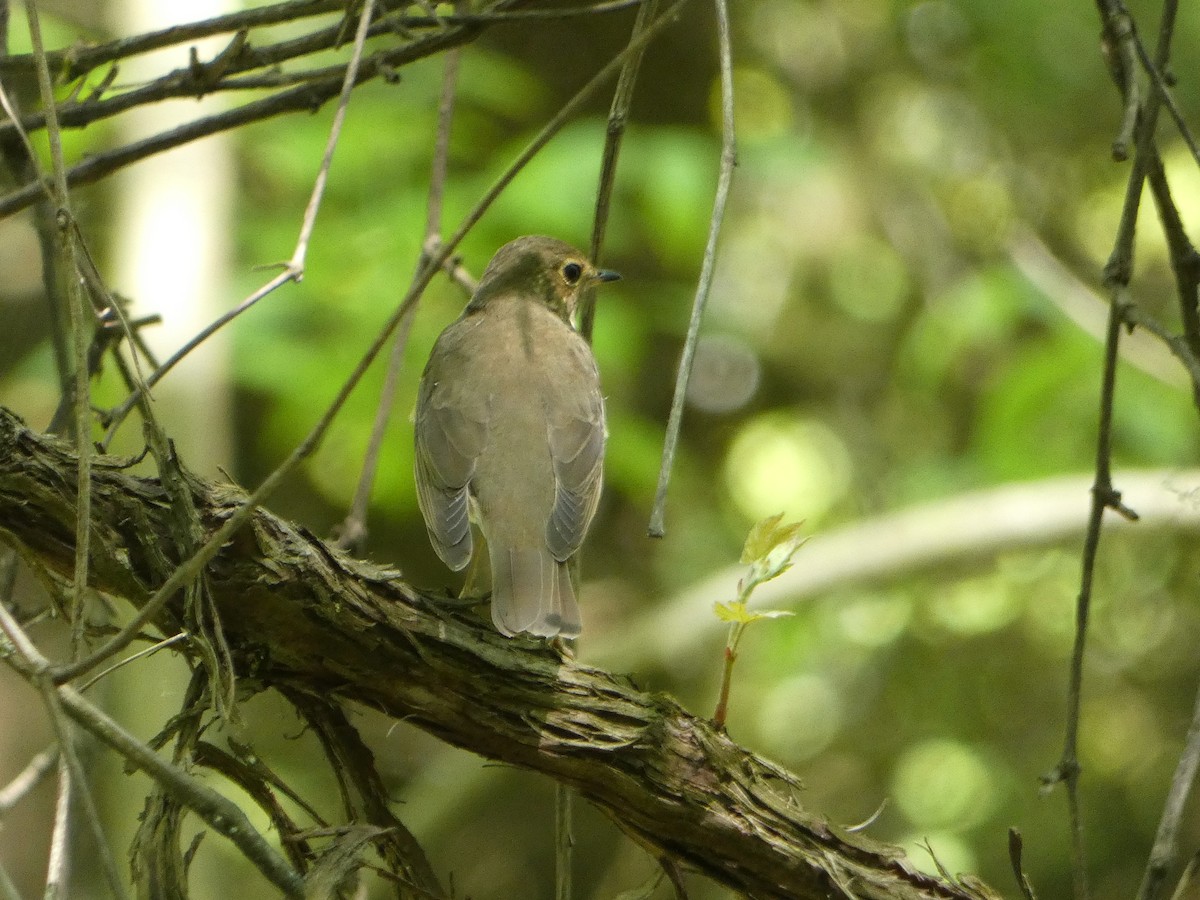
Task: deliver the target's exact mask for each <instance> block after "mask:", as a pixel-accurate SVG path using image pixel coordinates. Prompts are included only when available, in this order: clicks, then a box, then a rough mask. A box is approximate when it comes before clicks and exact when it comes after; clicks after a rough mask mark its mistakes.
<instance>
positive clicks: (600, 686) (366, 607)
mask: <svg viewBox="0 0 1200 900" xmlns="http://www.w3.org/2000/svg"><path fill="white" fill-rule="evenodd" d="M123 462H124V461H118V460H114V459H113V458H111V457H103V456H101V457H98V458H97V459H96V460H95V462H94V464H93V484H92V516H93V518H92V530H91V553H92V566H91V579H92V586H93V587H95V588H96V589H99V590H101V591H104V592H106V593H108V594H111V595H113V596H116V597H122V598H125V599H127V600H128V601H129V602H130V603H132V604H133V605H135V606H138V605H140V604H142V603H144V602H145V600H146V598H147V597H149V596H150V595H151V594H152V593H153V592H154V590H155V588H156V587H157V586H158V585H159V584H161V583H162V581H163V579H164V577H165V575H164V573H165V572H169V571H170V567H171V566H173V565H175V564H177V563H178V562H179V561H178V560H174V559H171V558H170V555H171V554H170V549H169V548H171V547H173V546H175V544H174V542H173V541H172V538H171V529H172V527H173V523H172V519H171V515H172V514H171V511H170V503H169V501H168V499H167V492H166V490H165V489H164V487H163V485H162V483H161V482H159V481H158V480H155V479H148V478H141V477H135V476H132V475H130V474H128V473H127V472H125V471H123V470H122V464H123ZM187 483H188V486H189V488H190V490H191V492H192V495H193V499H194V503H195V505H196V508H197V510H198V512H199V515H200V517H201V520H202V524H203V527H204V529H205V531H206V532H207V533H211V532H212V531H213V530H214V529H215V528H217V527H219V525H220V524H221V523H222V522H223V521H224V520H226V519H227V518H228V517H229V515H231V513H232V512H233V510H235V509H236V508H237V507H238V506H239V505H241V504H242V503H243V502H244V500H245V495H244V494H243V493H242V491H241V490H240V489H238V488H235V487H232V486H230V485H224V484H215V483H209V482H204V481H201V480H198V479H196V478H193V477H188V479H187ZM75 504H76V461H75V456H74V454H73V453H72V451H71V450H70V448H69V447H68V446H67V445H65V444H63V443H61V442H59V441H57V440H55V439H53V438H50V437H47V436H44V435H40V434H37V433H34V432H32V431H30V430H29V429H28V428H26V427H25V426H24V425H23V424H22V422H21V421H20V419H18V418H17V417H16V416H15V415H14V414H12V413H11V412H9V411H7V410H4V409H2V408H0V540H3V541H4V542H7V543H9V544H11V545H13V546H14V547H17V548H19V549H20V551H21V553H22V554H23V555H24V556H25V557H26V558H27V559H30V560H33V561H35V562H36V564H40V565H42V566H44V567H45V568H46V569H48V570H50V571H52V572H54V573H56V574H57V575H58V576H59V577H61V578H64V579H66V578H69V577H70V576H71V572H72V568H73V557H74V546H75V537H74V532H75V525H74V521H75ZM206 574H207V578H208V582H209V589H210V592H211V594H212V596H213V598H214V600H215V602H216V604H217V608H218V611H219V614H220V620H221V623H222V627H223V629H224V632H225V637H226V639H227V640H228V642H229V644H230V646H231V647H232V648H233V656H234V659H235V661H236V664H237V666H238V668H239V669H240V671H239V675H241V676H243V677H251V678H253V679H254V680H255V681H257V682H261V683H262V684H264V685H268V686H273V687H277V688H281V689H284V690H285V691H290V692H305V693H309V694H314V695H317V696H321V697H326V698H329V697H337V698H340V699H342V700H349V701H354V702H356V703H361V704H364V705H366V706H370V707H373V708H375V709H379V710H383V711H384V712H386V713H387V714H389V715H391V716H395V717H397V718H404V719H405V720H406V721H408V722H411V723H414V724H416V725H418V726H419V727H421V728H423V729H425V730H426V731H428V732H430V733H431V734H434V735H436V736H437V737H439V738H441V739H443V740H445V741H447V742H449V743H451V744H453V745H455V746H457V747H462V748H465V749H467V750H470V751H472V752H474V753H477V754H479V755H480V756H483V757H486V758H488V759H493V760H498V761H502V762H505V763H509V764H511V765H516V766H521V767H523V768H526V769H532V770H535V771H538V772H542V773H544V774H546V775H547V776H549V777H551V778H554V779H556V780H558V781H559V782H562V783H564V784H567V785H570V786H571V787H573V788H574V789H576V790H577V791H578V792H579V793H580V794H582V795H583V796H584V797H586V798H587V799H588V800H590V801H591V802H593V803H594V804H596V805H597V806H598V807H599V808H600V809H602V810H603V811H604V812H605V813H606V814H607V815H608V816H610V817H611V818H612V820H613V821H614V822H615V823H616V824H617V825H618V826H619V827H620V828H621V829H622V830H624V831H625V832H626V833H627V834H629V835H630V836H631V837H632V838H633V839H635V840H636V841H638V842H639V843H640V844H642V845H643V846H645V847H646V848H647V849H648V850H649V851H650V852H651V853H653V854H655V855H657V856H660V857H668V858H670V859H672V860H674V861H675V862H677V863H678V864H680V865H682V866H686V867H687V868H690V869H693V870H695V871H698V872H701V873H703V874H705V875H707V876H710V877H712V878H714V879H716V880H717V881H719V882H721V883H723V884H725V885H728V886H729V887H731V888H734V889H735V890H738V891H740V892H742V893H743V894H746V895H748V896H750V897H754V898H764V900H765V898H779V900H783V898H787V900H797V898H818V897H820V898H847V900H849V898H858V900H871V898H913V900H916V898H976V900H978V898H982V897H992V896H995V895H994V894H993V893H992V892H991V891H990V890H989V889H988V888H986V887H984V886H982V885H981V884H980V883H979V882H977V881H975V880H974V879H966V880H963V881H960V882H950V881H947V880H942V879H936V878H932V877H930V876H927V875H924V874H921V873H918V872H916V871H915V870H914V869H912V868H911V867H910V866H909V865H908V863H907V862H906V861H905V860H904V858H903V856H902V854H901V853H900V852H899V851H898V850H896V849H895V848H891V847H888V846H885V845H883V844H879V843H877V842H875V841H872V840H870V839H868V838H866V837H865V836H863V835H859V834H851V833H848V832H846V831H845V830H844V829H840V828H838V827H836V826H834V825H831V824H830V823H828V822H826V821H825V820H824V819H822V818H821V817H820V816H818V815H815V814H814V813H812V812H810V811H808V810H806V809H805V808H804V806H803V804H802V799H801V798H802V789H801V786H800V783H799V780H798V779H797V778H796V777H795V776H794V775H792V774H790V773H788V772H787V771H785V770H783V769H782V768H780V767H778V766H776V765H774V764H772V763H770V762H769V761H767V760H765V759H763V758H761V757H759V756H756V755H755V754H753V753H751V752H750V751H748V750H746V749H744V748H743V747H741V746H739V745H738V744H736V743H735V742H734V741H732V740H731V739H730V738H729V737H728V736H727V735H726V734H725V733H724V732H722V731H720V730H718V729H716V728H715V727H714V726H713V725H712V724H711V723H710V722H709V721H708V720H706V719H704V718H701V717H697V716H694V715H692V714H690V713H688V712H687V711H686V710H684V709H683V708H682V707H681V706H680V705H679V704H678V703H677V702H676V701H675V700H673V699H672V698H671V697H669V696H665V695H662V694H649V693H645V692H642V691H639V690H637V689H636V688H635V687H634V686H632V685H631V684H630V682H629V681H628V680H626V679H622V678H620V677H617V676H614V675H611V674H609V673H607V672H604V671H601V670H598V669H594V668H589V667H587V666H582V665H579V664H576V663H574V662H571V661H563V660H560V659H559V658H558V656H557V655H556V654H555V653H553V652H552V651H551V650H550V649H549V648H547V647H546V646H545V645H544V644H542V643H541V642H535V641H533V640H521V639H507V638H504V637H502V636H501V635H499V634H497V633H495V632H494V631H493V630H492V629H491V628H490V627H488V626H487V625H485V624H484V623H483V622H482V621H479V620H477V619H476V618H475V617H474V616H470V617H468V616H466V615H460V614H458V613H455V612H453V611H450V610H449V609H448V608H447V607H446V606H445V605H444V604H442V605H439V603H438V602H437V599H436V598H434V597H431V596H428V595H425V594H423V593H421V592H420V591H417V590H415V589H414V588H413V587H412V586H410V585H409V584H407V583H406V582H405V581H404V579H403V578H402V577H401V576H400V574H399V573H398V572H396V571H395V570H391V569H384V568H380V567H377V566H374V565H371V564H368V563H366V562H362V561H360V560H356V559H353V558H351V557H349V556H347V555H345V554H343V553H341V552H339V551H337V550H334V549H332V548H331V547H329V546H328V545H326V544H325V543H323V542H322V541H320V540H319V539H317V538H316V537H314V536H313V535H312V534H310V533H309V532H307V531H306V530H305V529H303V528H301V527H297V526H295V525H293V524H290V523H288V522H285V521H283V520H281V519H279V518H278V517H276V516H274V515H272V514H270V513H269V512H267V511H266V510H258V511H257V512H256V513H255V514H254V516H253V517H252V518H251V519H250V520H249V523H248V524H247V526H246V527H244V528H243V529H242V530H241V531H240V532H238V533H237V536H236V537H235V538H234V539H233V540H232V541H230V542H229V543H228V544H227V545H226V546H225V547H223V548H222V550H221V551H220V553H219V554H218V555H217V556H216V557H215V558H214V559H213V561H212V562H211V563H210V565H209V567H208V570H207V573H206ZM166 615H167V616H169V617H171V618H173V619H175V620H177V621H178V620H182V618H183V611H182V597H176V598H173V599H172V602H171V604H169V605H168V608H167V612H166Z"/></svg>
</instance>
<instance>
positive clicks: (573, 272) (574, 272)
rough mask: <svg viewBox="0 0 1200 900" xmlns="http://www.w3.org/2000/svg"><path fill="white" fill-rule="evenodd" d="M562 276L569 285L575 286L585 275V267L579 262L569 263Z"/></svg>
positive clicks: (565, 266) (563, 269)
mask: <svg viewBox="0 0 1200 900" xmlns="http://www.w3.org/2000/svg"><path fill="white" fill-rule="evenodd" d="M562 274H563V278H565V279H566V280H567V284H575V283H576V282H577V281H579V279H580V277H582V275H583V266H581V265H580V264H579V263H577V262H569V263H567V264H566V265H564V266H563V267H562Z"/></svg>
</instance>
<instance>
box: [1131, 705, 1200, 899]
mask: <svg viewBox="0 0 1200 900" xmlns="http://www.w3.org/2000/svg"><path fill="white" fill-rule="evenodd" d="M1198 768H1200V693H1197V695H1196V701H1195V703H1194V704H1193V706H1192V724H1191V725H1190V726H1189V727H1188V733H1187V739H1186V741H1185V742H1184V748H1183V753H1181V754H1180V756H1179V762H1178V763H1176V765H1175V774H1174V775H1173V776H1172V778H1171V789H1170V790H1169V791H1168V792H1167V800H1166V803H1165V804H1164V805H1163V812H1162V817H1161V818H1160V819H1159V822H1158V830H1157V831H1156V832H1155V835H1154V846H1153V847H1152V848H1151V850H1150V859H1149V860H1148V861H1147V863H1146V872H1145V874H1144V875H1143V876H1142V884H1141V887H1140V888H1139V889H1138V894H1137V900H1156V898H1157V897H1158V896H1159V895H1160V894H1161V893H1162V889H1163V888H1164V887H1165V885H1166V880H1167V873H1168V872H1169V871H1170V869H1171V867H1172V866H1173V865H1174V863H1175V858H1176V856H1177V855H1178V853H1179V823H1180V821H1181V820H1182V818H1183V810H1184V807H1185V806H1186V805H1187V800H1188V796H1189V794H1190V793H1191V790H1192V785H1193V784H1194V783H1195V780H1196V771H1197V769H1198Z"/></svg>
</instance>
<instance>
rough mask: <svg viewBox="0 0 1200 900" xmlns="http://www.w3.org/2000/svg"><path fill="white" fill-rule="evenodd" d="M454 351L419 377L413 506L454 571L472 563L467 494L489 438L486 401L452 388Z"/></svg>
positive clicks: (443, 557)
mask: <svg viewBox="0 0 1200 900" xmlns="http://www.w3.org/2000/svg"><path fill="white" fill-rule="evenodd" d="M453 357H454V354H453V352H451V353H449V354H447V355H446V356H445V357H443V365H439V366H438V367H437V368H436V369H435V367H434V365H433V364H432V361H433V358H434V357H433V356H431V357H430V360H431V365H430V366H427V367H426V369H425V374H424V375H423V376H422V377H421V386H420V389H419V391H418V393H417V409H416V414H415V416H414V419H415V428H414V433H415V438H416V440H415V443H416V452H415V454H414V455H415V463H414V470H415V476H416V483H417V501H418V503H419V504H420V506H421V514H422V515H423V516H424V517H425V527H426V529H427V530H428V532H429V540H430V542H431V543H432V544H433V549H434V550H436V551H437V555H438V556H440V557H441V558H442V561H443V562H444V563H445V564H446V565H447V566H449V567H450V568H451V569H453V570H454V571H458V570H459V569H462V568H464V567H465V566H466V565H467V563H468V562H469V561H470V559H471V523H470V518H469V501H468V492H469V487H470V482H471V478H472V476H473V475H474V474H475V461H476V460H477V459H478V457H479V454H480V453H482V452H483V446H484V442H485V440H486V438H487V408H486V399H483V398H480V397H478V396H471V395H468V394H466V393H465V392H463V391H460V390H458V389H457V388H456V384H457V382H456V380H455V379H454V378H453V377H451V378H446V377H442V376H443V375H446V374H452V373H453V372H454V362H455V360H454V358H453Z"/></svg>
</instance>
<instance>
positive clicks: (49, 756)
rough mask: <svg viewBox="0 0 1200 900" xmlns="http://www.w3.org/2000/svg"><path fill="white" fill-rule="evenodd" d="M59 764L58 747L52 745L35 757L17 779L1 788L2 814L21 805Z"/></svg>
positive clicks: (0, 806)
mask: <svg viewBox="0 0 1200 900" xmlns="http://www.w3.org/2000/svg"><path fill="white" fill-rule="evenodd" d="M57 764H58V746H57V745H51V746H49V747H47V748H46V749H45V750H43V751H41V752H40V753H38V754H37V755H35V756H34V757H33V759H31V760H30V761H29V763H28V764H27V765H26V766H25V768H24V769H22V770H21V773H20V774H19V775H17V777H16V778H14V779H13V780H12V781H10V782H9V783H8V784H6V785H5V786H4V787H3V788H0V814H3V813H6V812H8V811H9V810H10V809H12V808H13V807H14V806H16V805H17V804H18V803H20V802H21V800H22V799H23V798H24V797H25V796H26V795H27V794H28V793H29V792H30V791H32V790H33V789H34V788H35V787H37V786H38V784H40V783H41V780H42V779H43V778H45V777H46V776H47V775H49V774H50V773H51V772H52V771H53V770H54V767H55V766H56V765H57Z"/></svg>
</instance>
